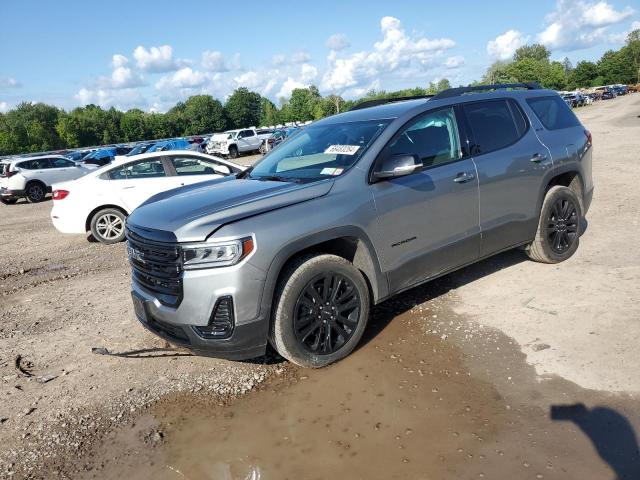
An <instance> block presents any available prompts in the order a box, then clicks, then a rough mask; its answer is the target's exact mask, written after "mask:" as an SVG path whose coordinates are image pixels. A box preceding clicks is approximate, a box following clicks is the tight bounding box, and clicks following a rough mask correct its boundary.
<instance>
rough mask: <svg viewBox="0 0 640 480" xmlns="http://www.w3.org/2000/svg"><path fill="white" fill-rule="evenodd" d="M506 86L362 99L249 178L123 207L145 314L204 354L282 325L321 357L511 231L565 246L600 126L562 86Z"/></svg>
mask: <svg viewBox="0 0 640 480" xmlns="http://www.w3.org/2000/svg"><path fill="white" fill-rule="evenodd" d="M506 87H507V86H501V85H490V86H476V87H466V88H453V89H449V90H445V91H443V92H440V93H438V94H437V95H435V96H433V97H431V98H428V99H427V98H425V99H411V100H406V99H404V100H403V99H387V100H376V101H373V102H365V103H364V104H361V105H357V106H356V107H354V109H352V110H351V111H349V112H346V113H341V114H338V115H334V116H331V117H328V118H325V119H322V120H319V121H317V122H315V123H313V124H312V125H309V126H307V127H305V129H304V130H303V131H302V132H300V133H299V134H297V135H295V136H294V137H292V138H291V139H290V140H288V141H287V142H285V143H283V144H282V145H281V146H280V147H278V148H277V149H276V150H274V151H272V152H271V153H269V154H268V155H266V156H265V157H263V159H262V160H261V161H260V162H258V163H257V164H255V165H254V166H253V167H252V168H250V169H248V170H247V171H245V172H244V173H243V174H240V175H239V176H238V179H237V180H234V181H226V182H225V181H222V182H220V183H218V186H217V188H209V187H208V186H205V185H193V186H190V187H185V188H181V189H177V190H173V191H170V192H166V193H164V194H160V195H158V196H156V197H153V198H151V199H149V201H147V202H146V203H145V204H144V205H142V206H141V207H139V208H138V209H136V210H135V211H134V212H133V214H132V215H130V216H129V218H128V220H127V239H128V242H129V243H128V252H129V260H130V263H131V266H132V272H133V273H132V283H131V285H132V293H133V304H134V308H135V312H136V316H137V317H138V319H139V320H140V322H141V323H142V325H143V326H145V327H146V328H148V329H149V330H150V331H152V332H154V333H155V334H156V335H158V336H160V337H162V338H164V339H166V340H168V341H169V342H172V343H174V344H178V345H183V346H185V347H187V348H190V349H192V350H194V351H195V352H201V353H206V354H207V355H214V356H221V357H226V358H232V359H244V358H250V357H255V356H259V355H262V354H264V352H265V348H266V345H267V341H269V342H270V343H271V344H272V345H273V346H274V347H275V349H276V350H277V351H278V352H279V353H280V354H281V355H283V356H284V357H285V358H288V359H289V360H291V361H292V362H294V363H296V364H298V365H302V366H306V367H322V366H325V365H328V364H330V363H332V362H334V361H336V360H339V359H341V358H343V357H345V356H346V355H348V354H349V353H350V352H351V351H352V350H353V349H354V348H355V347H356V345H357V344H358V342H359V341H360V339H361V337H362V334H363V332H364V329H365V327H366V325H367V321H368V318H369V312H370V308H371V305H373V304H377V303H380V302H381V301H383V300H385V299H387V298H389V297H391V296H393V295H394V294H396V293H398V292H402V291H404V290H406V289H408V288H411V287H413V286H415V285H418V284H420V283H423V282H425V281H428V280H431V279H433V278H436V277H439V276H441V275H444V274H446V273H449V272H451V271H453V270H455V269H458V268H461V267H464V266H466V265H469V264H471V263H473V262H476V261H478V260H481V259H483V258H486V257H488V256H490V255H493V254H495V253H498V252H502V251H505V250H507V249H511V248H516V247H522V248H524V249H525V251H526V252H527V254H528V255H529V257H530V258H531V259H533V260H535V261H539V262H544V263H557V262H561V261H564V260H566V259H568V258H569V257H571V256H572V255H573V254H574V253H575V251H576V249H577V248H578V244H579V237H580V233H581V228H582V227H581V225H582V223H581V222H582V218H583V216H584V214H585V213H586V212H587V210H588V209H589V205H590V202H591V198H592V193H593V182H592V179H591V158H592V140H591V134H590V133H589V132H588V131H587V130H586V129H585V127H584V126H582V125H581V123H580V121H579V120H578V119H577V118H576V116H575V115H574V114H573V112H572V111H571V109H570V108H568V107H567V105H566V104H565V103H564V102H563V100H562V99H561V98H560V97H559V96H558V95H557V93H555V92H553V91H550V90H544V89H541V88H540V87H538V86H537V85H532V84H522V85H520V87H522V89H513V85H509V86H508V87H510V88H512V90H507V89H506ZM488 90H489V91H488ZM487 91H488V93H487Z"/></svg>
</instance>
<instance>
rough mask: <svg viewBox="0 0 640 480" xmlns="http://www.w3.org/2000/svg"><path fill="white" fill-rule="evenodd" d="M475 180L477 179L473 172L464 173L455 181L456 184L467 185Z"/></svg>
mask: <svg viewBox="0 0 640 480" xmlns="http://www.w3.org/2000/svg"><path fill="white" fill-rule="evenodd" d="M474 178H476V176H475V175H474V174H473V173H472V172H463V173H459V174H458V175H457V176H456V178H454V179H453V181H454V182H456V183H465V182H469V181H471V180H473V179H474Z"/></svg>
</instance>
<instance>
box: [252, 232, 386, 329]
mask: <svg viewBox="0 0 640 480" xmlns="http://www.w3.org/2000/svg"><path fill="white" fill-rule="evenodd" d="M344 237H352V238H356V239H357V240H358V247H357V248H356V253H355V258H354V265H356V266H357V267H358V268H359V269H360V270H362V271H364V272H365V274H366V276H367V278H368V280H369V281H370V284H371V290H372V293H373V302H374V303H379V301H381V300H383V299H384V298H386V297H387V296H388V295H389V286H388V283H387V279H386V276H385V275H384V274H383V273H382V271H381V269H380V262H379V260H378V255H377V253H376V251H375V248H374V247H373V243H372V242H371V239H370V238H369V236H368V235H367V234H366V232H365V231H364V230H362V229H361V228H360V227H356V226H351V225H347V226H342V227H335V228H331V229H329V230H325V231H322V232H317V233H314V234H311V235H309V236H306V237H304V238H298V239H296V240H294V241H292V242H290V243H288V244H286V245H284V246H283V247H282V248H281V249H280V250H279V252H278V253H277V254H276V255H275V257H274V259H273V260H272V261H271V264H270V265H269V268H268V270H267V276H266V281H265V285H264V289H263V294H262V300H261V305H260V312H261V314H262V315H264V316H265V317H266V318H269V316H270V312H271V308H272V304H273V296H274V293H275V289H276V286H277V282H278V277H279V276H280V272H281V271H282V268H283V267H284V266H285V264H286V263H287V261H288V260H290V259H291V258H293V257H294V256H295V255H296V254H298V253H300V252H302V251H304V250H307V249H310V248H312V247H313V246H315V245H319V244H321V243H324V242H327V241H330V240H336V239H340V238H344Z"/></svg>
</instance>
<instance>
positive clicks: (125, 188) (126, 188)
mask: <svg viewBox="0 0 640 480" xmlns="http://www.w3.org/2000/svg"><path fill="white" fill-rule="evenodd" d="M130 188H136V186H135V185H131V186H129V187H122V189H123V190H129V189H130Z"/></svg>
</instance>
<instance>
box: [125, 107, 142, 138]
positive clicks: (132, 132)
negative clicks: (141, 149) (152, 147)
mask: <svg viewBox="0 0 640 480" xmlns="http://www.w3.org/2000/svg"><path fill="white" fill-rule="evenodd" d="M120 130H121V132H122V140H124V141H125V142H135V141H138V140H145V139H147V138H149V136H148V135H147V127H146V119H145V113H144V112H143V111H142V110H140V109H139V108H132V109H131V110H127V111H126V112H125V113H124V114H123V115H122V120H120Z"/></svg>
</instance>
